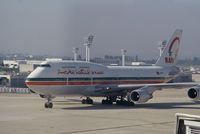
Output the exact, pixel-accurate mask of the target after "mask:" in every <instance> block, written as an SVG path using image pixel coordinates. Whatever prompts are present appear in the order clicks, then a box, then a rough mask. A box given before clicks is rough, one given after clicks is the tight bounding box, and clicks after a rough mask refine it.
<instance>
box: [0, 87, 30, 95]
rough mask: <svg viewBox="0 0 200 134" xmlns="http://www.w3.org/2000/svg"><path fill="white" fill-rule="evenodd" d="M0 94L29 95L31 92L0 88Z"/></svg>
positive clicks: (26, 89)
mask: <svg viewBox="0 0 200 134" xmlns="http://www.w3.org/2000/svg"><path fill="white" fill-rule="evenodd" d="M0 93H18V94H30V93H31V92H30V90H29V89H28V88H15V87H0Z"/></svg>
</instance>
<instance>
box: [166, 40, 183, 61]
mask: <svg viewBox="0 0 200 134" xmlns="http://www.w3.org/2000/svg"><path fill="white" fill-rule="evenodd" d="M176 41H178V43H177V44H176V43H175V42H176ZM179 43H180V39H179V37H175V38H174V40H173V41H172V42H171V44H170V46H169V50H168V56H166V57H165V63H174V62H175V59H176V57H177V54H178V45H179Z"/></svg>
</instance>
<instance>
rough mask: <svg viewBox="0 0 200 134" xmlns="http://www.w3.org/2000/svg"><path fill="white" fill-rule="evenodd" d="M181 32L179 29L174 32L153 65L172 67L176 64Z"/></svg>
mask: <svg viewBox="0 0 200 134" xmlns="http://www.w3.org/2000/svg"><path fill="white" fill-rule="evenodd" d="M182 32H183V31H182V30H180V29H177V30H176V31H175V32H174V34H173V35H172V37H171V39H170V40H169V42H168V43H167V45H166V47H165V48H164V50H163V52H162V54H161V56H160V57H159V58H158V60H157V62H156V64H155V65H158V66H173V65H175V64H176V60H177V56H178V51H179V46H180V40H181V36H182Z"/></svg>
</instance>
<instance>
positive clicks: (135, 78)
mask: <svg viewBox="0 0 200 134" xmlns="http://www.w3.org/2000/svg"><path fill="white" fill-rule="evenodd" d="M181 36H182V30H180V29H177V30H175V32H174V34H173V35H172V37H171V39H170V40H169V42H168V44H167V45H166V47H165V48H164V50H163V52H162V54H161V56H160V57H159V58H158V60H157V62H156V63H155V64H153V65H149V66H104V65H102V64H96V63H92V62H86V61H64V60H63V61H45V62H43V63H41V65H40V66H39V67H37V68H36V69H35V70H34V71H33V72H32V73H30V75H29V76H28V77H27V79H26V85H27V86H28V88H29V89H30V90H31V91H33V92H35V93H37V94H39V95H40V96H41V97H42V98H45V99H47V102H46V103H45V105H44V106H45V108H52V107H53V103H52V99H53V98H54V97H56V96H65V97H66V96H80V97H84V99H82V104H93V100H92V99H91V97H105V98H106V99H103V100H102V104H113V103H114V102H115V103H116V104H120V105H134V104H135V103H144V102H147V101H148V100H149V99H152V98H153V93H154V92H155V91H156V90H161V89H162V88H175V87H177V88H182V87H192V88H190V89H189V90H188V96H189V97H190V98H192V99H194V100H200V86H198V84H197V83H169V81H171V80H172V79H173V78H174V77H176V76H177V75H178V74H179V72H180V69H179V68H178V67H177V66H176V60H177V56H178V51H179V46H180V40H181Z"/></svg>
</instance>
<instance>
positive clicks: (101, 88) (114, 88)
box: [95, 82, 200, 93]
mask: <svg viewBox="0 0 200 134" xmlns="http://www.w3.org/2000/svg"><path fill="white" fill-rule="evenodd" d="M199 84H200V83H194V82H186V83H158V84H119V85H97V86H96V87H95V89H96V90H95V92H99V93H113V92H122V91H132V90H137V89H140V88H143V87H148V88H149V89H151V90H152V89H154V88H155V90H157V89H162V88H177V89H180V88H186V87H193V86H197V85H199ZM147 90H148V89H147Z"/></svg>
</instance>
